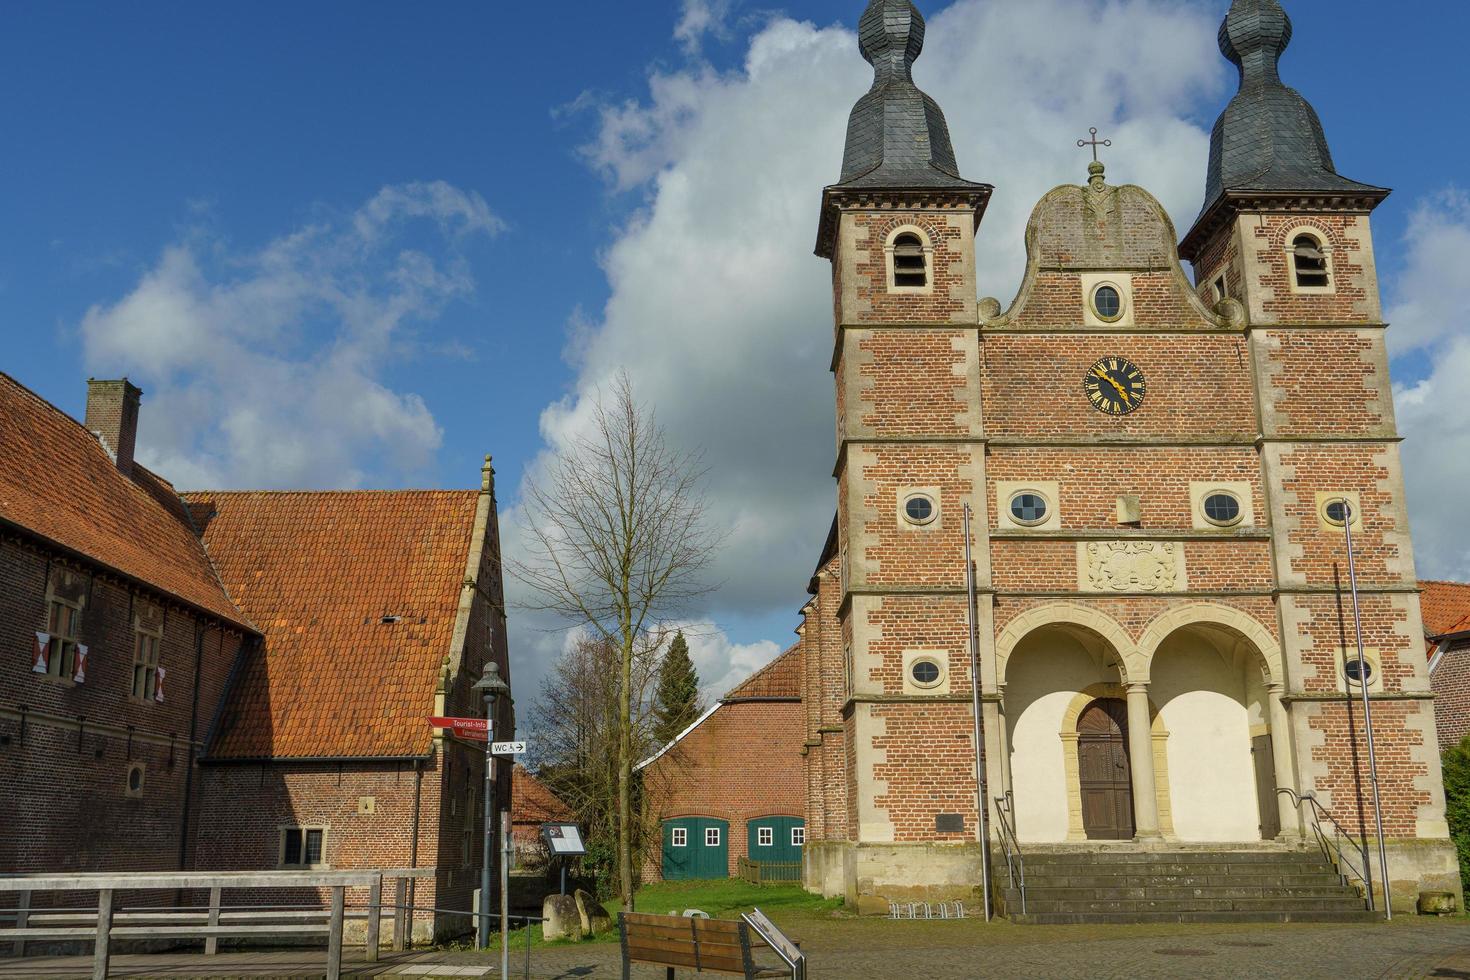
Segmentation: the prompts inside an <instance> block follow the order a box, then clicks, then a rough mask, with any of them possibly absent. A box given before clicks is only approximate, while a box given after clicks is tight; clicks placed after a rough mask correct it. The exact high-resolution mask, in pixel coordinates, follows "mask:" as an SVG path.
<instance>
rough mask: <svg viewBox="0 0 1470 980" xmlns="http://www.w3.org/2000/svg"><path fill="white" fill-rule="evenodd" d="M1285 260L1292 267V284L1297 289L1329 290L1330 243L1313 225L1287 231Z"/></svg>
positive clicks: (1301, 291)
mask: <svg viewBox="0 0 1470 980" xmlns="http://www.w3.org/2000/svg"><path fill="white" fill-rule="evenodd" d="M1286 261H1287V264H1288V265H1289V266H1290V267H1291V288H1292V291H1293V292H1297V293H1331V292H1335V291H1336V287H1335V286H1334V285H1333V282H1332V246H1331V244H1329V243H1328V241H1327V236H1326V235H1324V234H1323V233H1322V232H1321V231H1319V230H1318V229H1316V228H1309V227H1302V228H1294V229H1292V230H1291V231H1290V232H1288V233H1287V235H1286Z"/></svg>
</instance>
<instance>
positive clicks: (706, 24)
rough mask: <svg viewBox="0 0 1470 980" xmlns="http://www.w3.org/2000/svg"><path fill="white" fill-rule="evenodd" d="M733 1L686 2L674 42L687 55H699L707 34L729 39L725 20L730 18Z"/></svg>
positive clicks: (697, 0)
mask: <svg viewBox="0 0 1470 980" xmlns="http://www.w3.org/2000/svg"><path fill="white" fill-rule="evenodd" d="M730 6H731V0H684V7H683V12H682V13H681V14H680V16H679V23H678V24H677V25H675V26H674V40H676V41H678V42H679V43H680V44H681V45H682V46H683V48H684V52H685V53H686V54H690V55H693V54H697V53H698V52H699V48H700V45H701V43H703V41H704V36H705V35H706V34H712V35H714V36H715V37H717V38H722V37H727V36H728V35H729V30H728V28H727V27H726V26H725V19H726V18H727V17H729V16H730Z"/></svg>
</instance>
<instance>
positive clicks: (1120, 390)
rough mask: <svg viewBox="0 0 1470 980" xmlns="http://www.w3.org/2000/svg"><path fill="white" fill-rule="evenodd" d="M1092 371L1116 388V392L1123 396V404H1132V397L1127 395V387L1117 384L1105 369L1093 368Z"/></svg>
mask: <svg viewBox="0 0 1470 980" xmlns="http://www.w3.org/2000/svg"><path fill="white" fill-rule="evenodd" d="M1092 373H1093V374H1095V375H1097V376H1098V377H1099V378H1102V379H1103V380H1104V381H1106V382H1107V383H1108V384H1110V385H1112V386H1113V387H1114V388H1116V389H1118V394H1120V395H1122V396H1123V404H1125V405H1132V404H1133V399H1132V398H1130V397H1129V396H1128V389H1126V388H1124V387H1123V386H1122V385H1120V384H1118V382H1117V381H1115V380H1114V379H1113V376H1112V375H1111V374H1108V373H1107V372H1106V371H1104V370H1102V369H1101V368H1096V369H1094V370H1093V372H1092Z"/></svg>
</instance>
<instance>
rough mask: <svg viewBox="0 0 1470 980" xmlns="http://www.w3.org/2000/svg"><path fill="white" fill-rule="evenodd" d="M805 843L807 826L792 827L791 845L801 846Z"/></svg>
mask: <svg viewBox="0 0 1470 980" xmlns="http://www.w3.org/2000/svg"><path fill="white" fill-rule="evenodd" d="M804 844H806V828H805V827H792V828H791V846H792V847H801V846H803V845H804Z"/></svg>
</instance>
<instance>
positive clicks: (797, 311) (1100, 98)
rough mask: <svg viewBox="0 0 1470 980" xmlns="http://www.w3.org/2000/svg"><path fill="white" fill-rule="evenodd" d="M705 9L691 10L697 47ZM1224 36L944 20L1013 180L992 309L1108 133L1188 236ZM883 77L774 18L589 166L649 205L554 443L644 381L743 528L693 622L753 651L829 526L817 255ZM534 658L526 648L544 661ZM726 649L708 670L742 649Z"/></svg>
mask: <svg viewBox="0 0 1470 980" xmlns="http://www.w3.org/2000/svg"><path fill="white" fill-rule="evenodd" d="M700 7H701V5H700V4H698V3H690V4H687V5H686V6H685V8H684V14H685V19H684V20H683V21H681V30H683V29H685V28H684V25H685V23H686V22H687V24H688V25H689V27H688V28H687V33H689V34H690V36H695V35H694V33H693V32H694V25H697V24H698V23H700V19H699V18H701V17H703V16H704V14H703V13H702V12H701V11H700V9H698V8H700ZM691 17H692V19H691ZM1217 24H1218V11H1217V10H1211V11H1208V12H1207V11H1206V10H1204V9H1203V8H1202V7H1199V6H1190V5H1185V4H1181V3H1179V2H1176V0H1029V2H1027V3H994V2H984V0H959V2H956V3H954V4H952V5H950V6H949V7H948V8H946V9H944V10H942V11H940V12H939V13H938V14H937V15H936V16H933V17H931V18H930V20H929V30H928V34H927V42H926V43H927V48H926V51H925V53H924V55H923V57H922V58H921V59H920V60H919V62H918V65H917V68H916V81H917V82H918V84H919V85H920V86H921V87H923V88H925V89H926V90H927V91H928V92H929V93H930V94H931V95H933V96H934V97H935V98H936V99H937V100H938V101H939V103H940V105H942V106H943V107H944V109H945V111H946V115H947V118H948V122H949V127H950V132H951V134H952V135H953V138H954V140H955V143H956V150H957V153H958V156H959V162H960V166H961V170H962V172H963V173H964V174H965V175H966V176H967V177H969V178H970V179H972V180H983V181H989V182H992V183H994V184H995V185H996V187H997V189H996V193H995V197H994V200H993V202H992V204H991V207H990V211H989V214H988V216H987V218H986V220H985V223H984V225H983V226H982V228H981V232H980V241H979V254H978V259H979V275H980V282H981V290H982V294H994V295H997V296H999V297H1001V298H1002V299H1003V300H1005V301H1009V299H1010V297H1011V296H1012V295H1013V294H1014V292H1015V290H1016V288H1017V287H1018V286H1019V282H1020V274H1021V270H1022V266H1023V233H1024V227H1025V222H1026V219H1027V217H1028V216H1029V214H1030V211H1031V208H1032V207H1033V206H1034V204H1035V203H1036V202H1037V201H1038V200H1039V199H1040V198H1041V196H1042V195H1043V194H1044V193H1045V192H1046V191H1047V190H1049V189H1050V188H1051V187H1052V186H1054V185H1056V184H1058V183H1062V182H1073V183H1078V182H1081V181H1082V180H1084V179H1085V177H1086V163H1087V161H1088V160H1089V159H1090V157H1089V156H1088V155H1087V154H1086V153H1085V151H1082V150H1079V149H1078V148H1077V146H1076V141H1077V139H1078V138H1079V137H1082V136H1084V135H1085V134H1086V132H1087V128H1088V127H1089V126H1097V127H1099V129H1101V130H1102V133H1103V135H1104V136H1107V137H1110V138H1112V140H1113V143H1114V146H1113V148H1112V149H1111V150H1109V151H1107V157H1106V160H1107V163H1108V166H1109V175H1110V178H1111V179H1113V180H1114V181H1115V182H1119V183H1122V182H1135V183H1140V184H1142V185H1144V186H1145V187H1147V188H1149V189H1150V190H1152V191H1153V192H1154V193H1155V194H1157V195H1158V196H1159V197H1160V198H1161V199H1162V200H1163V202H1164V203H1165V205H1166V206H1167V207H1169V208H1170V210H1171V212H1172V213H1173V214H1174V216H1175V218H1176V219H1177V220H1178V221H1179V223H1180V224H1181V226H1187V224H1188V223H1189V221H1190V220H1191V219H1192V218H1193V217H1194V214H1195V213H1196V211H1197V209H1198V207H1199V205H1200V203H1201V200H1200V198H1201V195H1202V192H1203V187H1204V178H1205V162H1206V161H1205V157H1206V149H1207V145H1208V136H1207V134H1206V132H1205V131H1204V130H1203V129H1202V128H1201V127H1200V126H1199V125H1198V124H1197V122H1196V118H1197V117H1196V113H1197V112H1198V111H1199V110H1201V109H1202V108H1205V109H1206V114H1208V113H1209V112H1211V111H1213V109H1214V107H1216V106H1217V105H1223V89H1224V82H1225V80H1226V77H1227V73H1226V67H1227V65H1226V63H1225V61H1224V60H1223V59H1222V58H1221V57H1220V55H1219V53H1218V51H1217V49H1216V47H1215V40H1214V35H1215V28H1216V26H1217ZM871 82H872V70H871V68H870V67H869V66H868V65H867V64H866V63H865V62H864V61H863V60H862V58H861V56H860V55H859V53H858V50H857V41H856V37H855V36H854V34H853V33H852V32H851V31H849V30H847V29H843V28H840V27H831V28H818V27H816V26H814V25H812V24H810V23H801V22H797V21H794V20H791V19H788V18H780V17H778V18H773V19H771V20H769V21H768V22H767V23H765V24H764V26H763V27H761V28H760V29H759V31H758V32H757V33H755V34H754V36H753V37H751V38H750V41H749V46H748V49H747V51H746V56H745V59H744V63H743V64H742V65H741V67H740V68H739V69H737V70H734V71H731V72H728V73H721V72H717V71H715V70H714V69H713V68H711V67H710V66H709V65H708V64H706V63H705V62H703V61H702V60H695V61H694V62H693V63H692V64H691V66H690V67H687V68H685V69H684V70H679V71H659V72H655V73H653V74H651V75H650V77H649V89H648V92H647V94H646V96H645V97H643V98H641V99H633V100H627V101H624V102H621V103H618V104H615V105H608V106H605V107H604V108H603V109H602V110H601V115H600V118H599V122H600V125H599V127H598V131H597V133H596V135H595V137H594V138H593V139H592V140H591V141H590V143H589V145H588V146H587V147H586V149H585V152H586V154H587V157H588V159H589V162H590V163H591V165H592V166H594V167H596V168H597V169H599V170H600V171H601V172H603V173H605V174H606V175H607V177H608V179H609V182H610V184H611V185H612V186H613V187H614V188H615V189H616V190H618V191H625V190H628V189H630V188H631V189H635V190H637V191H641V192H642V193H643V194H644V195H646V198H645V206H644V207H643V208H642V209H640V210H639V212H638V213H637V214H636V215H635V216H634V217H633V218H632V219H631V220H629V221H628V222H627V224H626V225H625V226H624V227H622V228H620V229H619V230H618V231H617V233H616V235H615V239H614V241H613V242H612V243H611V244H610V246H609V247H608V250H607V252H606V254H605V256H604V259H603V265H604V269H605V271H606V275H607V279H608V283H609V286H610V290H611V294H610V298H609V300H608V302H607V305H606V306H605V308H604V309H603V310H602V311H601V313H600V315H597V314H596V313H592V314H589V315H587V316H585V317H584V318H583V321H582V322H581V325H580V327H579V329H578V330H577V331H576V334H575V336H574V337H573V340H572V346H571V348H570V359H571V361H572V363H573V365H574V367H575V368H576V371H577V380H576V383H575V387H574V391H573V394H572V395H571V396H569V397H568V398H566V399H565V400H563V401H560V402H557V403H556V404H554V405H551V406H549V407H548V408H547V410H546V412H545V414H544V416H543V419H542V430H543V435H544V436H545V437H546V438H547V440H548V443H549V444H550V445H557V444H558V443H559V442H560V441H561V440H562V439H563V438H564V437H565V434H566V432H567V431H569V430H570V429H574V428H575V426H576V425H577V424H578V420H579V419H580V418H582V417H583V416H585V404H584V401H585V398H586V395H587V394H588V393H589V392H590V391H591V390H592V389H593V388H594V387H595V386H597V385H598V384H599V383H601V382H603V381H604V380H606V379H607V378H608V377H609V376H610V375H611V374H612V373H613V372H615V371H616V370H618V369H619V368H626V369H627V370H628V371H629V372H630V374H631V376H632V378H633V380H634V383H635V385H636V387H637V390H638V393H639V395H640V397H641V398H642V399H644V400H646V401H648V402H650V403H651V404H653V405H655V406H656V407H657V409H658V412H659V415H660V417H661V419H662V421H663V422H664V423H665V425H666V426H667V427H668V429H669V432H670V436H671V438H673V439H674V440H675V441H676V442H678V443H679V444H681V445H684V446H689V447H694V446H700V447H703V448H704V449H705V450H706V453H707V459H708V461H709V462H710V463H711V465H712V473H711V480H712V484H713V486H712V494H711V513H712V517H713V519H714V521H715V522H716V523H717V524H718V525H719V526H721V527H724V528H728V529H729V530H730V532H731V534H730V537H729V540H728V542H727V544H726V546H725V548H724V549H723V550H722V553H721V555H720V558H719V562H718V568H717V569H716V571H715V574H714V578H715V579H716V580H717V581H721V582H723V583H724V585H723V586H722V588H721V590H720V591H719V592H718V593H716V594H715V595H714V596H712V597H711V601H710V603H709V604H708V607H707V608H706V609H704V610H702V611H695V614H696V615H699V616H702V617H703V618H706V619H709V620H712V621H714V622H717V623H719V624H720V625H721V627H722V628H724V629H725V630H728V631H730V632H732V634H733V635H735V636H737V637H739V638H741V639H748V638H749V637H748V636H747V635H745V634H748V633H749V632H751V630H750V629H749V628H748V627H747V626H746V625H745V624H746V623H748V622H749V621H750V619H751V618H752V617H756V616H762V615H764V616H768V617H769V616H773V615H774V616H779V615H781V614H782V613H784V612H787V611H789V614H790V617H791V624H792V625H795V622H796V610H797V609H798V608H799V607H800V605H801V603H802V602H803V601H804V600H805V598H806V597H805V593H804V587H805V584H806V581H807V577H808V576H809V575H810V573H811V570H812V567H813V565H814V564H815V562H816V559H817V557H818V551H819V549H820V548H821V546H822V543H823V541H824V539H825V536H826V533H827V529H828V526H829V524H830V522H831V519H832V512H833V509H834V506H835V489H834V484H833V481H832V477H831V471H832V465H833V462H834V453H835V448H834V443H833V429H832V426H833V395H832V378H831V375H830V373H829V371H828V362H829V360H830V357H831V345H832V322H831V316H832V314H831V287H830V278H829V270H828V267H827V264H826V263H825V262H823V261H822V260H820V259H817V258H816V257H814V256H813V255H812V248H813V244H814V241H815V238H816V226H817V214H818V205H819V201H820V193H821V188H822V187H823V186H824V185H825V184H828V183H831V182H832V181H834V180H835V179H836V178H837V175H838V172H839V170H840V167H841V158H842V147H843V141H844V136H845V132H846V125H847V117H848V113H849V111H850V110H851V108H852V105H853V103H854V102H855V101H856V100H857V99H858V98H859V97H860V96H861V95H862V94H863V93H864V92H865V91H867V89H868V87H869V85H870V84H871ZM530 475H531V477H532V478H534V475H535V469H534V467H533V469H532V471H531V474H530ZM509 540H510V538H509V537H508V541H509ZM538 645H539V644H538V641H536V640H534V639H530V638H529V637H528V641H527V645H526V649H527V652H531V651H534V650H536V649H537V648H538ZM778 646H779V644H776V643H771V644H769V645H768V646H766V647H763V648H762V653H761V655H764V654H765V653H767V652H769V653H772V654H774V652H776V650H777V648H778ZM710 650H711V652H710V657H711V658H712V659H711V660H710V661H709V670H708V672H707V676H711V677H712V676H714V675H716V674H720V673H721V670H720V666H719V664H720V658H726V661H727V662H729V663H731V664H732V666H731V667H730V669H729V670H727V671H724V676H731V675H732V672H733V671H734V670H735V668H734V666H733V664H734V663H735V660H734V659H731V658H737V659H738V658H739V657H742V656H744V651H743V650H742V649H741V648H736V647H733V646H731V647H729V648H723V647H720V646H719V645H718V644H717V645H715V646H712V647H711V648H710ZM754 659H755V658H753V657H751V658H747V659H746V661H742V667H743V666H748V665H749V664H752V663H754ZM533 664H534V661H533ZM533 664H528V665H527V666H528V667H531V669H532V670H534V669H535V668H534V666H533ZM702 673H706V672H705V671H703V670H702ZM723 682H724V681H723V679H722V680H721V681H720V683H723Z"/></svg>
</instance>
